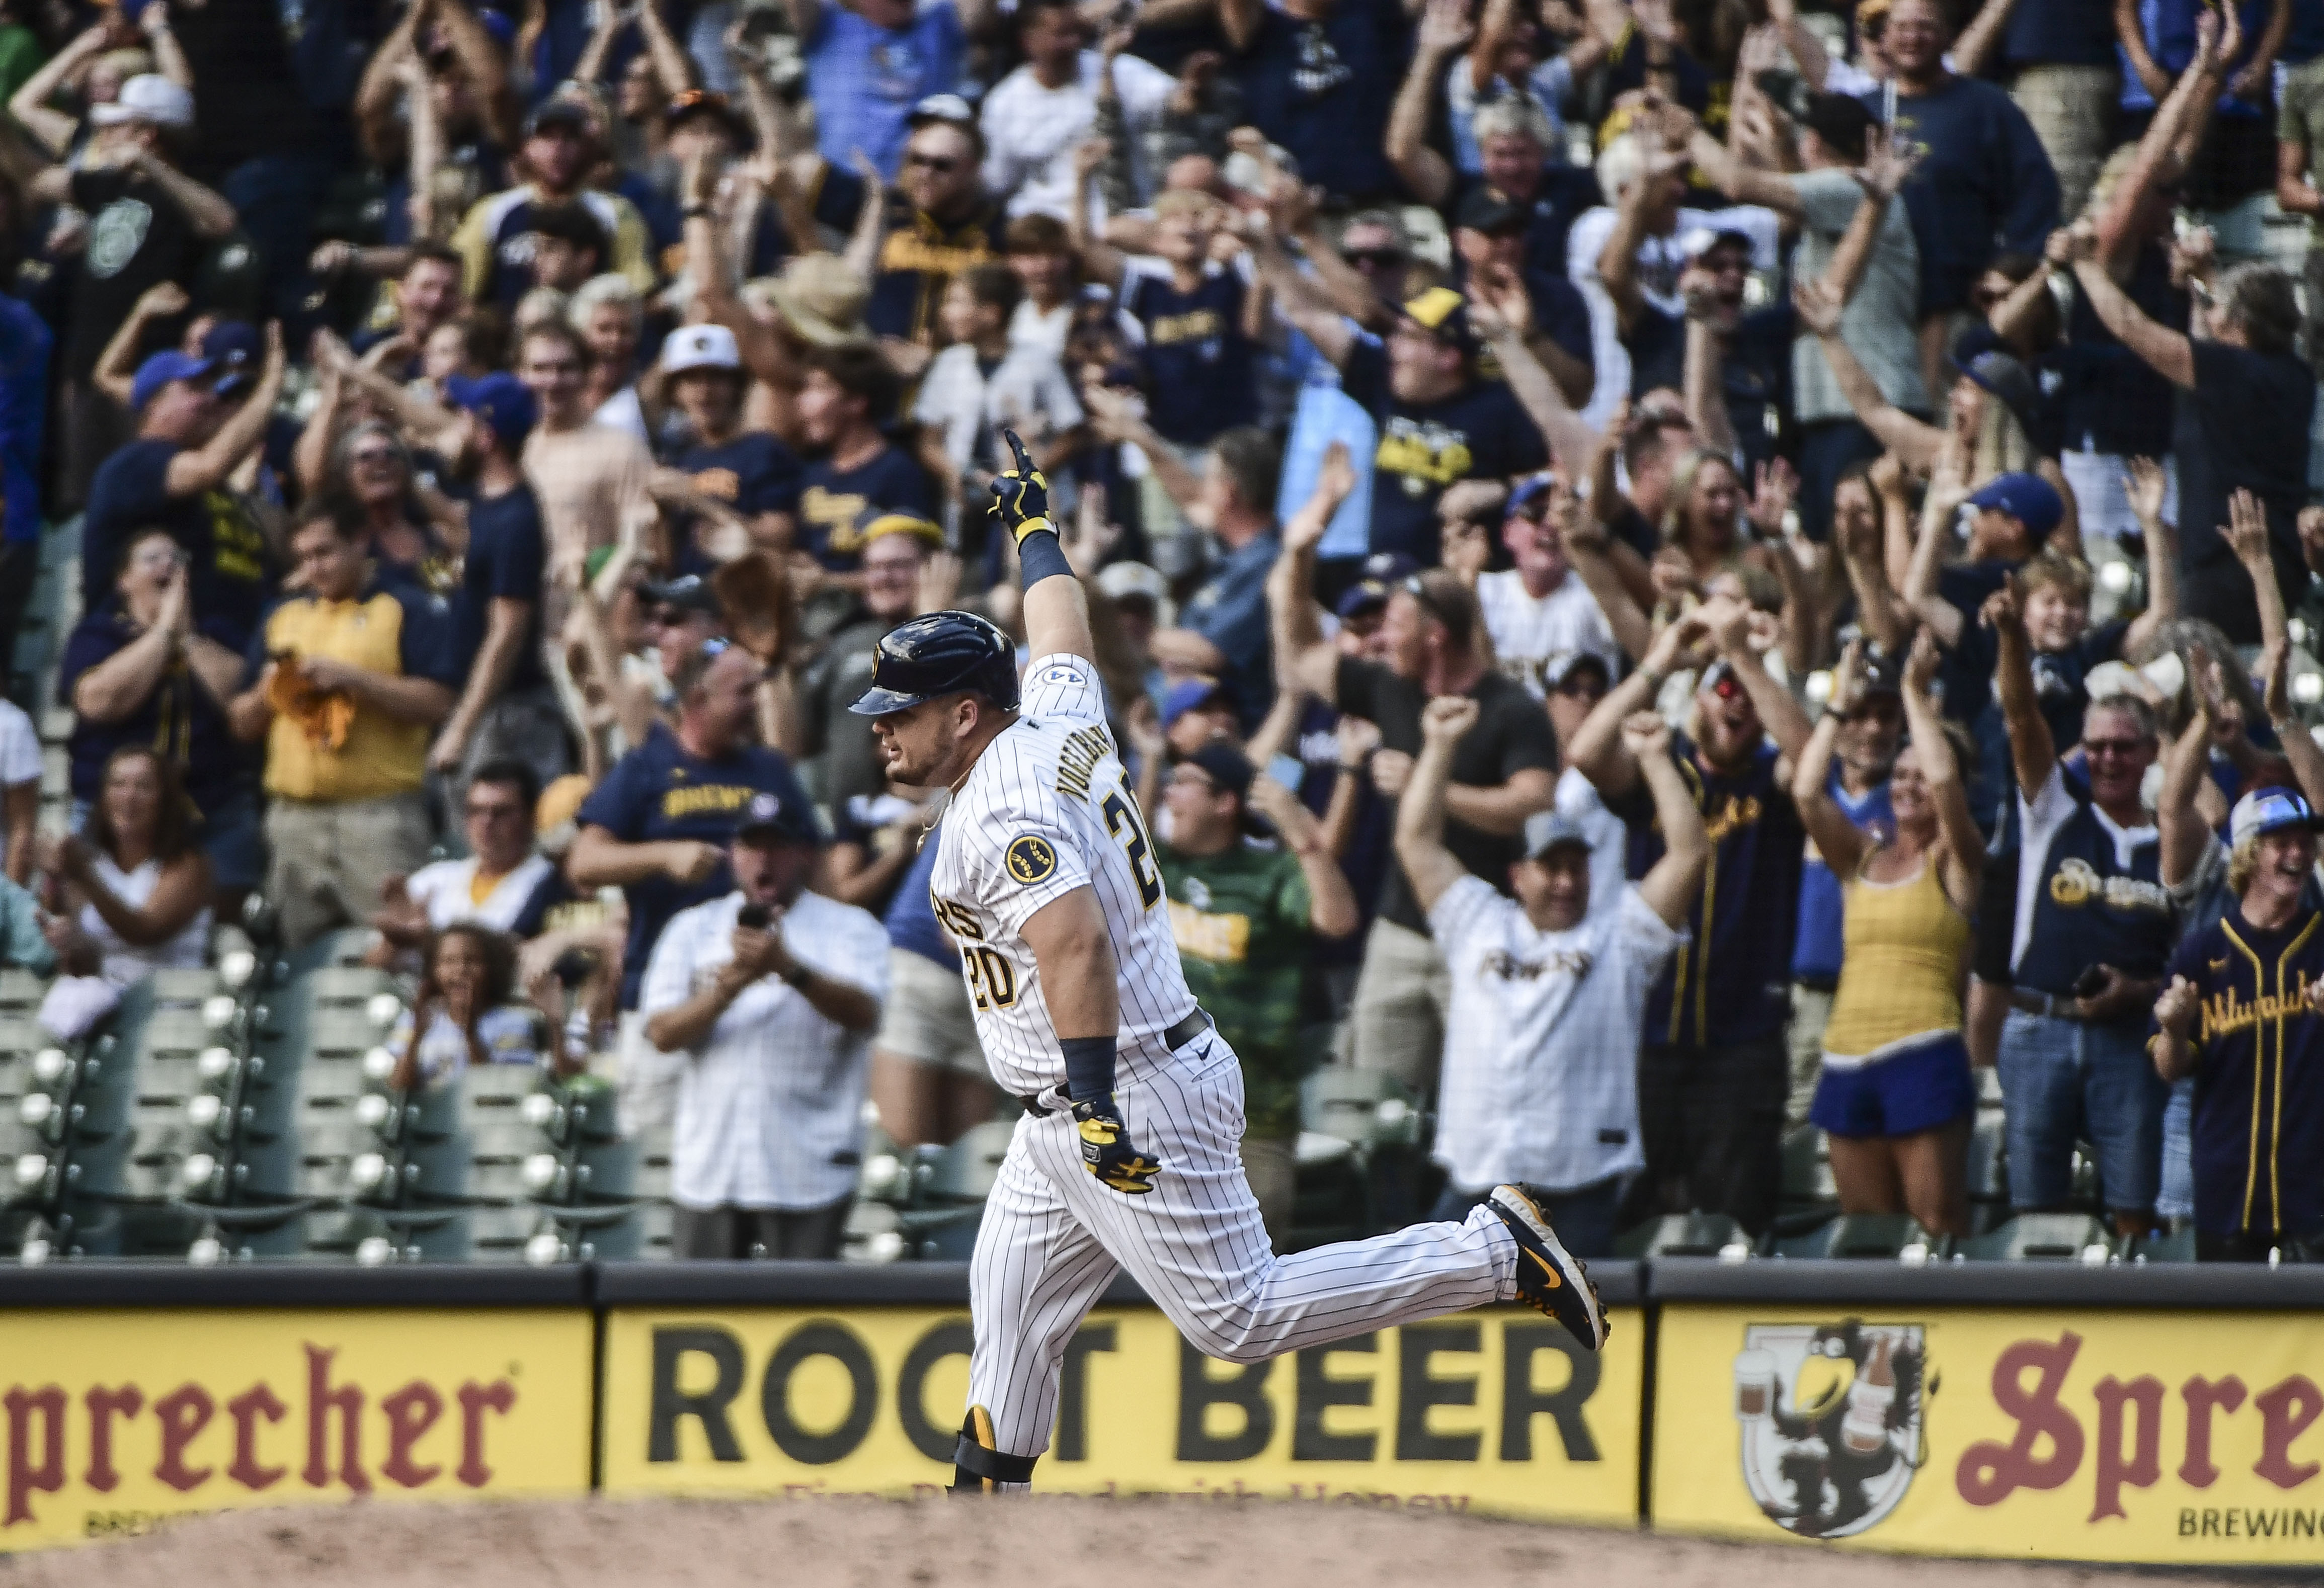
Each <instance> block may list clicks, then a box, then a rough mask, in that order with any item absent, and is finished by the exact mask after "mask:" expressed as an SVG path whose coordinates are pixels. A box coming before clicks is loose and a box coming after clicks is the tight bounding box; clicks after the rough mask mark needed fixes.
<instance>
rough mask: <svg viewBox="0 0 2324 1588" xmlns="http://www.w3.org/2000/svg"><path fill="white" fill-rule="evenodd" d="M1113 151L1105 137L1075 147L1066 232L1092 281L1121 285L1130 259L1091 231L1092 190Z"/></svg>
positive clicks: (1066, 216)
mask: <svg viewBox="0 0 2324 1588" xmlns="http://www.w3.org/2000/svg"><path fill="white" fill-rule="evenodd" d="M1110 152H1111V151H1110V150H1109V148H1108V146H1107V142H1106V140H1105V139H1103V138H1084V139H1083V140H1082V141H1081V142H1079V143H1077V144H1075V145H1074V201H1073V203H1072V204H1071V205H1069V206H1068V207H1066V210H1065V234H1066V235H1067V236H1068V237H1070V238H1071V239H1072V240H1073V244H1074V252H1075V253H1076V254H1078V255H1080V256H1081V262H1082V268H1083V269H1084V270H1085V271H1088V272H1089V273H1090V279H1091V280H1095V281H1102V282H1103V283H1104V284H1105V285H1107V286H1109V287H1119V286H1120V285H1121V277H1122V272H1123V270H1124V269H1125V267H1126V265H1127V263H1128V262H1127V261H1126V260H1125V259H1124V258H1123V257H1122V253H1121V250H1120V249H1118V248H1116V247H1114V246H1113V244H1111V243H1108V242H1107V241H1106V240H1105V239H1104V238H1102V237H1100V236H1098V235H1096V234H1093V232H1092V231H1091V230H1090V209H1091V202H1090V200H1091V189H1092V188H1093V187H1094V186H1095V184H1096V182H1097V169H1098V167H1099V166H1101V165H1103V164H1104V163H1105V161H1106V157H1107V155H1108V154H1109V153H1110Z"/></svg>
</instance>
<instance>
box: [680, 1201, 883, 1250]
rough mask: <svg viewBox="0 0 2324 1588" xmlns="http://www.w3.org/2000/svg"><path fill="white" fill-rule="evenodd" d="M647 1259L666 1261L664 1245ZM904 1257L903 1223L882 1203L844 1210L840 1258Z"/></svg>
mask: <svg viewBox="0 0 2324 1588" xmlns="http://www.w3.org/2000/svg"><path fill="white" fill-rule="evenodd" d="M648 1255H650V1256H656V1257H667V1256H669V1246H668V1244H664V1245H663V1247H662V1249H661V1250H660V1251H659V1252H650V1253H648ZM903 1255H905V1250H904V1235H903V1221H902V1218H901V1216H899V1214H898V1212H897V1210H896V1209H895V1208H894V1207H891V1206H890V1205H889V1204H887V1203H885V1202H862V1201H859V1202H857V1203H856V1204H855V1206H854V1207H851V1208H849V1209H848V1210H847V1229H846V1232H845V1234H844V1235H842V1237H841V1240H840V1256H841V1258H842V1259H843V1260H844V1261H845V1262H895V1261H896V1260H897V1259H898V1258H899V1257H902V1256H903Z"/></svg>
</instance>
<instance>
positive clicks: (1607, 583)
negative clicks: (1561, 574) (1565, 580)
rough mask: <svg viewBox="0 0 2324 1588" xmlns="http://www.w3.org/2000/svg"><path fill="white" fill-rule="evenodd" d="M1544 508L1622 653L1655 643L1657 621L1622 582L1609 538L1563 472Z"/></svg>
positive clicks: (1638, 652) (1638, 653) (1632, 654)
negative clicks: (1585, 509) (1584, 507)
mask: <svg viewBox="0 0 2324 1588" xmlns="http://www.w3.org/2000/svg"><path fill="white" fill-rule="evenodd" d="M1546 512H1547V515H1548V518H1549V519H1550V521H1551V522H1553V523H1554V524H1556V525H1557V527H1558V529H1559V532H1560V535H1561V537H1562V538H1563V540H1564V542H1565V556H1566V560H1567V562H1569V563H1570V564H1572V567H1573V572H1574V575H1575V577H1577V578H1579V579H1580V580H1581V581H1582V587H1583V588H1584V589H1586V590H1588V591H1589V592H1590V599H1591V600H1592V601H1596V602H1597V603H1598V610H1599V611H1600V613H1602V614H1604V616H1605V619H1606V626H1607V627H1608V628H1609V629H1612V630H1613V631H1614V643H1615V644H1616V645H1618V646H1620V647H1622V654H1623V655H1624V656H1628V657H1629V658H1630V660H1631V661H1633V662H1636V661H1637V660H1638V659H1639V658H1640V657H1642V656H1645V655H1646V653H1647V652H1648V651H1649V650H1651V649H1653V648H1654V643H1655V625H1654V620H1652V619H1651V618H1649V617H1647V616H1646V609H1645V608H1643V607H1641V606H1639V605H1638V603H1637V601H1635V600H1634V599H1632V597H1631V595H1630V590H1629V586H1628V585H1627V584H1625V583H1622V576H1621V574H1620V573H1619V572H1618V570H1617V568H1616V567H1615V564H1614V558H1613V546H1612V541H1613V537H1612V536H1610V535H1609V534H1608V533H1607V532H1606V526H1605V525H1603V524H1601V523H1600V522H1599V521H1598V519H1597V516H1596V515H1595V514H1593V513H1587V512H1584V511H1582V499H1581V498H1579V497H1577V496H1576V495H1574V494H1573V489H1572V487H1571V486H1569V485H1568V484H1566V482H1565V481H1564V479H1563V477H1560V478H1558V479H1556V480H1554V481H1553V482H1551V484H1550V488H1549V506H1548V508H1547V509H1546Z"/></svg>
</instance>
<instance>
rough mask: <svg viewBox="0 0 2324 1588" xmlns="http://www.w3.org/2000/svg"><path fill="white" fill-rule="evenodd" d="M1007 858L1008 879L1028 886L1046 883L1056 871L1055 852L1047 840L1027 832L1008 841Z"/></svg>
mask: <svg viewBox="0 0 2324 1588" xmlns="http://www.w3.org/2000/svg"><path fill="white" fill-rule="evenodd" d="M1007 858H1008V865H1009V875H1010V878H1011V879H1012V880H1014V881H1016V882H1019V883H1022V884H1025V885H1026V886H1031V885H1032V884H1034V883H1037V882H1047V880H1048V879H1049V877H1051V876H1052V875H1054V874H1055V873H1056V869H1057V851H1056V849H1054V848H1052V847H1051V846H1050V843H1049V840H1047V839H1045V838H1040V837H1037V836H1036V835H1035V834H1033V833H1029V832H1028V833H1024V834H1021V835H1020V836H1019V837H1017V838H1014V839H1011V840H1010V843H1009V849H1008V856H1007Z"/></svg>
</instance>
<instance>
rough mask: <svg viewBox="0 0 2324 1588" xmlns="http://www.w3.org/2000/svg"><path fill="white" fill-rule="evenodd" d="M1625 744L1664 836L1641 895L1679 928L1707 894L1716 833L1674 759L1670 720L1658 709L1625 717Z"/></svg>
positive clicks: (1640, 883)
mask: <svg viewBox="0 0 2324 1588" xmlns="http://www.w3.org/2000/svg"><path fill="white" fill-rule="evenodd" d="M1622 748H1624V749H1625V750H1627V751H1628V753H1629V756H1630V759H1631V760H1632V761H1634V762H1636V763H1637V768H1638V776H1641V777H1643V778H1645V779H1646V792H1647V793H1648V794H1651V795H1652V796H1654V802H1655V827H1656V828H1657V829H1658V830H1660V831H1661V833H1662V836H1663V855H1662V858H1661V859H1659V860H1656V861H1655V863H1654V865H1653V866H1652V867H1650V868H1649V869H1648V870H1647V872H1646V876H1644V877H1640V878H1639V879H1638V896H1639V897H1640V898H1642V899H1644V900H1645V901H1646V907H1647V908H1648V909H1650V910H1652V911H1653V912H1654V913H1655V914H1657V915H1659V916H1661V917H1662V918H1663V924H1664V925H1665V926H1668V927H1670V928H1672V929H1673V930H1674V931H1675V930H1676V929H1678V928H1680V927H1683V926H1684V925H1685V924H1686V922H1687V917H1688V916H1689V915H1691V914H1692V913H1693V912H1694V902H1695V900H1697V899H1699V898H1701V896H1702V875H1703V872H1704V871H1705V870H1707V869H1708V868H1709V867H1710V865H1711V833H1710V831H1709V830H1708V829H1707V828H1705V827H1704V826H1703V823H1702V809H1701V806H1699V805H1697V804H1696V803H1695V802H1694V791H1693V790H1692V789H1691V788H1689V787H1688V786H1687V781H1686V779H1685V777H1684V776H1681V774H1680V772H1679V769H1678V763H1677V762H1676V761H1674V760H1673V759H1672V758H1671V730H1670V724H1669V723H1667V722H1665V721H1663V717H1662V713H1661V712H1659V711H1633V712H1632V713H1630V715H1628V717H1625V718H1624V719H1623V720H1622Z"/></svg>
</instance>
